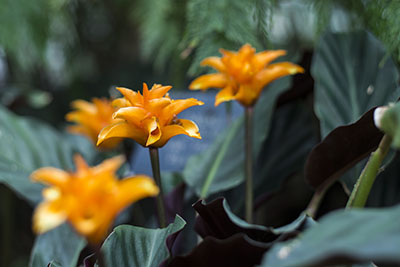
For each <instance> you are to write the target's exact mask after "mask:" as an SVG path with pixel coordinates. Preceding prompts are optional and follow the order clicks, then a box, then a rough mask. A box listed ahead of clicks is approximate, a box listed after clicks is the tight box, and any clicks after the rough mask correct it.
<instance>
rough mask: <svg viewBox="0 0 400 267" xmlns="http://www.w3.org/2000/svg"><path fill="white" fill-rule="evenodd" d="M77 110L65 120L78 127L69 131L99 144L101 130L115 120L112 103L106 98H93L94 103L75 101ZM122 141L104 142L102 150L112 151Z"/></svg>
mask: <svg viewBox="0 0 400 267" xmlns="http://www.w3.org/2000/svg"><path fill="white" fill-rule="evenodd" d="M71 106H72V107H73V108H74V109H75V110H74V111H71V112H69V113H68V114H67V115H66V116H65V118H66V120H67V121H70V122H75V123H76V125H72V126H69V127H68V131H70V132H72V133H76V134H81V135H84V136H86V137H87V138H88V139H89V140H91V141H92V142H93V143H94V144H96V142H97V136H98V135H99V133H100V131H101V129H103V128H104V127H105V126H107V125H109V124H110V123H112V122H114V121H115V120H114V119H113V117H112V114H113V113H114V112H115V111H116V108H114V107H113V106H112V105H111V101H110V100H108V99H105V98H102V99H99V98H93V99H92V102H88V101H85V100H75V101H73V102H72V103H71ZM120 141H121V139H113V140H112V141H110V142H104V143H103V144H102V146H101V147H102V148H105V149H111V148H114V147H115V146H117V145H118V144H119V143H120Z"/></svg>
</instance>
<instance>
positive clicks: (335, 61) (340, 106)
mask: <svg viewBox="0 0 400 267" xmlns="http://www.w3.org/2000/svg"><path fill="white" fill-rule="evenodd" d="M311 71H312V74H313V77H314V79H315V82H316V84H315V104H314V107H315V113H316V115H317V116H318V118H319V119H320V123H321V135H322V136H323V137H325V136H326V135H327V134H328V133H329V132H330V131H332V130H333V129H334V128H336V127H338V126H341V125H346V124H349V123H353V122H355V121H356V120H358V119H359V118H360V117H361V115H362V114H364V113H365V112H366V111H368V110H369V109H370V108H372V107H374V106H379V105H384V104H387V103H389V102H391V101H394V100H395V99H396V98H397V97H398V95H399V90H398V88H397V87H398V85H397V83H398V77H399V75H398V71H397V69H396V66H395V65H394V63H393V61H392V60H391V59H390V58H387V59H385V51H384V49H383V47H382V45H381V44H380V43H379V41H378V40H376V39H375V38H374V37H373V36H372V35H371V34H369V33H366V32H352V33H343V34H332V33H328V34H325V35H324V36H322V38H321V41H320V42H319V44H318V47H317V48H316V53H315V56H314V59H313V65H312V70H311ZM360 171H361V165H358V166H357V167H356V168H355V169H353V170H352V171H351V173H348V174H347V176H346V178H345V181H346V182H347V184H348V185H349V187H350V188H352V185H353V184H354V182H355V179H356V178H357V177H358V176H359V173H360Z"/></svg>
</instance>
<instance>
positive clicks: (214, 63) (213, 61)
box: [200, 57, 226, 72]
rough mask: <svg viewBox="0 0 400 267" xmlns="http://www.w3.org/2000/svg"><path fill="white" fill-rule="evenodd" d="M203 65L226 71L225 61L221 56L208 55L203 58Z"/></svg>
mask: <svg viewBox="0 0 400 267" xmlns="http://www.w3.org/2000/svg"><path fill="white" fill-rule="evenodd" d="M200 65H201V66H210V67H213V68H214V69H216V70H217V71H219V72H225V71H226V67H225V65H224V63H222V61H221V58H219V57H208V58H205V59H203V61H201V63H200Z"/></svg>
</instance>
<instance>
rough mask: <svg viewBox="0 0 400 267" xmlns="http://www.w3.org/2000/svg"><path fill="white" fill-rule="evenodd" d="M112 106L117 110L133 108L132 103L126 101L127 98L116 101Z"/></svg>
mask: <svg viewBox="0 0 400 267" xmlns="http://www.w3.org/2000/svg"><path fill="white" fill-rule="evenodd" d="M111 105H112V106H113V107H116V108H124V107H129V106H131V104H130V102H129V101H128V100H126V98H124V97H121V98H117V99H114V100H113V101H112V103H111Z"/></svg>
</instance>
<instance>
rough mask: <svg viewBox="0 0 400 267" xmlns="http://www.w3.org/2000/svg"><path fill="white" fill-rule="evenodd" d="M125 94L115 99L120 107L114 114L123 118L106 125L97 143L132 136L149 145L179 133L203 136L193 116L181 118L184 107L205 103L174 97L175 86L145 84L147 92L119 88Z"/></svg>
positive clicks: (159, 143)
mask: <svg viewBox="0 0 400 267" xmlns="http://www.w3.org/2000/svg"><path fill="white" fill-rule="evenodd" d="M117 89H118V90H119V91H120V92H121V93H122V95H123V97H122V98H119V99H116V100H114V101H113V104H114V105H115V106H117V107H118V108H119V109H118V110H117V111H116V112H115V113H114V115H113V117H114V118H115V119H119V120H120V121H118V122H114V123H112V124H110V125H108V126H106V127H105V128H104V129H103V130H102V131H101V132H100V134H99V137H98V141H97V144H98V145H99V144H101V143H103V142H104V141H106V140H109V139H112V138H131V139H133V140H135V141H136V142H138V143H139V144H141V145H142V146H146V147H150V146H151V147H162V146H163V145H165V144H166V143H167V142H168V140H169V139H170V138H172V137H173V136H176V135H179V134H185V135H188V136H190V137H194V138H198V139H201V136H200V133H199V128H198V127H197V125H196V124H195V123H194V122H193V121H190V120H185V119H178V118H177V115H178V114H179V113H180V112H182V111H183V110H185V109H187V108H189V107H192V106H199V105H203V102H201V101H198V100H196V99H194V98H188V99H178V100H173V99H171V98H170V97H169V95H168V91H169V90H170V89H171V86H162V85H159V84H155V85H153V87H152V88H151V90H149V89H148V87H147V85H146V84H145V83H144V84H143V94H141V93H140V92H134V91H132V90H130V89H127V88H122V87H118V88H117Z"/></svg>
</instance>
